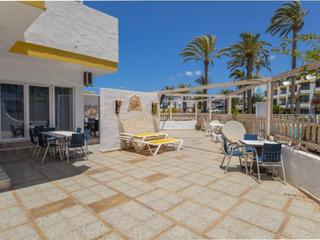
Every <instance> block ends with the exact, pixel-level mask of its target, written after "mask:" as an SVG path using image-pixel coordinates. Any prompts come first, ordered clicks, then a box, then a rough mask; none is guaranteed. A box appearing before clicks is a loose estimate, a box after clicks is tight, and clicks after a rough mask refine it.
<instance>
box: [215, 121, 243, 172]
mask: <svg viewBox="0 0 320 240" xmlns="http://www.w3.org/2000/svg"><path fill="white" fill-rule="evenodd" d="M245 134H246V129H245V128H244V126H243V125H242V123H240V122H238V121H229V122H226V123H225V124H224V126H223V128H222V135H223V137H224V138H225V141H224V148H225V149H227V150H228V149H229V146H232V147H233V148H235V149H237V150H238V151H240V148H241V146H239V145H238V142H239V140H241V139H243V137H244V135H245ZM226 144H227V146H225V145H226ZM232 156H233V154H232V152H231V154H228V151H227V152H225V157H224V158H223V160H222V162H221V165H220V166H221V167H222V166H223V162H224V160H225V159H226V157H227V158H228V162H227V165H226V167H225V172H227V169H228V167H229V165H230V161H231V158H232ZM238 157H239V162H240V166H242V161H241V157H242V155H241V154H238ZM245 167H246V169H247V163H246V162H245Z"/></svg>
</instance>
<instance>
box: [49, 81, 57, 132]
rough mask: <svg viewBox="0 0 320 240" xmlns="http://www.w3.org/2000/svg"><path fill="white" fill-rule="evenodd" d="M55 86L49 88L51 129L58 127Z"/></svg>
mask: <svg viewBox="0 0 320 240" xmlns="http://www.w3.org/2000/svg"><path fill="white" fill-rule="evenodd" d="M54 101H55V98H54V86H52V85H50V86H49V127H56V118H55V103H54Z"/></svg>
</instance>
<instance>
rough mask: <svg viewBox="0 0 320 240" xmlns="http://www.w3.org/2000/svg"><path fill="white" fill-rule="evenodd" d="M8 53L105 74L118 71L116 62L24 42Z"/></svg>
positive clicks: (15, 45) (18, 42)
mask: <svg viewBox="0 0 320 240" xmlns="http://www.w3.org/2000/svg"><path fill="white" fill-rule="evenodd" d="M9 52H11V53H16V54H21V55H25V56H30V57H35V58H42V59H48V60H55V61H60V62H67V63H73V64H79V65H82V66H86V67H90V68H95V69H103V70H106V71H107V72H116V71H117V69H118V63H116V62H112V61H108V60H105V59H100V58H95V57H91V56H87V55H84V54H79V53H74V52H69V51H64V50H61V49H56V48H51V47H46V46H41V45H38V44H33V43H28V42H24V41H17V42H16V43H15V44H14V45H13V46H12V47H11V48H10V50H9Z"/></svg>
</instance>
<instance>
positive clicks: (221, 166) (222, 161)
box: [220, 155, 227, 167]
mask: <svg viewBox="0 0 320 240" xmlns="http://www.w3.org/2000/svg"><path fill="white" fill-rule="evenodd" d="M226 156H227V155H224V157H223V159H222V162H221V164H220V167H222V166H223V163H224V160H225V159H226Z"/></svg>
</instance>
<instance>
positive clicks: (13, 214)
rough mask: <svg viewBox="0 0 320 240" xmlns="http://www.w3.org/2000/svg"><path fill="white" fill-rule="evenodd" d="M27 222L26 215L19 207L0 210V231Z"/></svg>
mask: <svg viewBox="0 0 320 240" xmlns="http://www.w3.org/2000/svg"><path fill="white" fill-rule="evenodd" d="M27 222H28V218H27V216H26V214H25V213H24V212H23V210H22V209H21V208H19V207H11V208H6V209H2V210H0V231H1V230H5V229H8V228H12V227H15V226H17V225H20V224H23V223H27Z"/></svg>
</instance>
